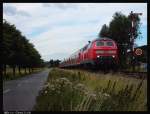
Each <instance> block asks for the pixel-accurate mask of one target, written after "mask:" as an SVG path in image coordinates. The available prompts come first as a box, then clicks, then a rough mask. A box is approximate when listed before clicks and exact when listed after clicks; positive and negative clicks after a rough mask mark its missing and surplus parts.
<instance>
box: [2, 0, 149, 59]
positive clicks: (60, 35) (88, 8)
mask: <svg viewBox="0 0 150 114" xmlns="http://www.w3.org/2000/svg"><path fill="white" fill-rule="evenodd" d="M131 11H133V12H136V13H137V12H138V13H142V16H140V19H141V26H140V30H141V33H142V34H141V35H140V37H139V38H138V40H136V44H137V45H139V46H141V45H146V44H147V4H146V3H3V18H4V19H6V20H7V21H8V22H10V23H11V24H14V25H15V26H16V28H17V29H19V30H20V31H21V32H22V35H24V36H26V38H27V39H28V40H29V42H31V43H33V44H34V46H35V48H36V49H37V50H38V51H39V53H40V54H41V56H42V59H44V60H45V61H49V60H50V59H60V60H63V59H64V58H67V57H69V56H70V55H71V54H72V53H74V52H76V51H77V50H78V49H80V48H82V47H83V46H84V45H86V44H87V43H88V41H89V40H90V41H91V40H94V39H95V38H97V36H98V33H99V31H100V30H101V27H102V25H104V24H107V25H109V22H110V21H111V20H112V18H113V15H114V13H115V12H122V13H123V14H125V15H129V13H130V12H131Z"/></svg>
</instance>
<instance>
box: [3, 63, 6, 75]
mask: <svg viewBox="0 0 150 114" xmlns="http://www.w3.org/2000/svg"><path fill="white" fill-rule="evenodd" d="M3 70H4V76H6V64H4V68H3Z"/></svg>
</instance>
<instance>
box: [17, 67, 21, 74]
mask: <svg viewBox="0 0 150 114" xmlns="http://www.w3.org/2000/svg"><path fill="white" fill-rule="evenodd" d="M20 69H21V68H20V66H18V70H19V74H21V72H20Z"/></svg>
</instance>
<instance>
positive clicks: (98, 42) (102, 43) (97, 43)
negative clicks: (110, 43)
mask: <svg viewBox="0 0 150 114" xmlns="http://www.w3.org/2000/svg"><path fill="white" fill-rule="evenodd" d="M96 46H104V42H101V41H97V42H96Z"/></svg>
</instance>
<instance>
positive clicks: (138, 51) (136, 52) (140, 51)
mask: <svg viewBox="0 0 150 114" xmlns="http://www.w3.org/2000/svg"><path fill="white" fill-rule="evenodd" d="M142 53H143V51H142V49H140V48H137V49H136V50H135V55H137V56H140V55H142Z"/></svg>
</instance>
